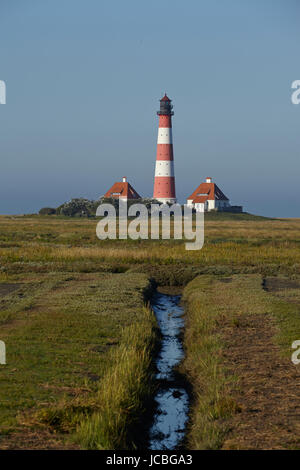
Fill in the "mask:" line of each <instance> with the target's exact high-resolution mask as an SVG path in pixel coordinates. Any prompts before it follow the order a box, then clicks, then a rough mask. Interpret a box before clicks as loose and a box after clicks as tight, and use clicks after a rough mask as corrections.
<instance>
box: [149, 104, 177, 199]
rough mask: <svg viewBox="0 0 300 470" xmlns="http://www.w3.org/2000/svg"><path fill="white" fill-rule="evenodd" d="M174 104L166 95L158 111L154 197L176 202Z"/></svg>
mask: <svg viewBox="0 0 300 470" xmlns="http://www.w3.org/2000/svg"><path fill="white" fill-rule="evenodd" d="M172 110H173V106H172V104H171V100H170V99H169V98H168V97H167V95H165V96H164V97H163V98H162V99H161V100H160V110H159V111H158V113H157V114H158V116H159V126H158V138H157V154H156V166H155V178H154V191H153V198H154V199H157V200H158V201H159V202H164V203H167V202H170V203H171V204H173V203H174V202H176V193H175V176H174V161H173V141H172V116H173V114H174V113H173V111H172Z"/></svg>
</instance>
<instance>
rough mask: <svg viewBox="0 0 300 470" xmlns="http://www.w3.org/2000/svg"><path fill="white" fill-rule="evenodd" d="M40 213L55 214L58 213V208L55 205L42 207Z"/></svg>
mask: <svg viewBox="0 0 300 470" xmlns="http://www.w3.org/2000/svg"><path fill="white" fill-rule="evenodd" d="M39 214H40V215H54V214H56V209H54V208H53V207H42V209H40V211H39Z"/></svg>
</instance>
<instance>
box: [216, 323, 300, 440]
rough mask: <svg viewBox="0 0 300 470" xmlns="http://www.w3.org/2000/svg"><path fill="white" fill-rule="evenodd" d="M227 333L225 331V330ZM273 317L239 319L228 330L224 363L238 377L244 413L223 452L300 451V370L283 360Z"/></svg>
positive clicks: (231, 423)
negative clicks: (297, 449) (243, 450)
mask: <svg viewBox="0 0 300 470" xmlns="http://www.w3.org/2000/svg"><path fill="white" fill-rule="evenodd" d="M222 331H223V333H224V330H222ZM275 333H276V328H275V326H274V322H273V320H272V317H271V316H270V315H261V314H257V315H254V314H253V315H247V316H240V317H239V318H238V319H237V321H236V326H234V327H233V326H232V325H231V326H229V325H227V326H226V327H225V341H226V345H227V347H226V348H225V351H224V359H225V361H226V362H225V364H226V366H228V369H229V372H230V374H234V375H235V376H237V377H238V378H239V383H238V389H237V390H236V391H235V393H234V394H233V398H234V399H235V400H236V402H237V404H238V405H239V409H240V412H239V413H238V414H236V415H234V417H232V418H230V419H229V420H228V425H229V428H230V429H231V431H230V433H229V434H228V438H227V439H226V441H225V442H224V445H223V449H289V448H290V449H295V448H300V366H295V365H294V364H293V363H292V362H291V361H290V360H289V359H284V358H282V357H280V353H279V348H278V347H277V346H276V345H274V343H273V337H274V335H275Z"/></svg>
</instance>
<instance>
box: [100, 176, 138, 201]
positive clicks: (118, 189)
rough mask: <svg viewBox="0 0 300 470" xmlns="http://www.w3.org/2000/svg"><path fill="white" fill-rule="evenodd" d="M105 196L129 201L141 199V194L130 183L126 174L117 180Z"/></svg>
mask: <svg viewBox="0 0 300 470" xmlns="http://www.w3.org/2000/svg"><path fill="white" fill-rule="evenodd" d="M104 197H107V198H111V197H112V198H114V199H121V200H122V201H127V200H128V199H141V196H140V195H139V194H138V193H137V192H136V190H135V189H134V188H133V187H132V186H131V184H130V183H128V181H127V178H126V176H123V180H122V181H117V182H116V183H114V184H113V185H112V187H111V188H110V189H109V190H108V191H107V192H106V193H105V194H104Z"/></svg>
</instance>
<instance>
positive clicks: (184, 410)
mask: <svg viewBox="0 0 300 470" xmlns="http://www.w3.org/2000/svg"><path fill="white" fill-rule="evenodd" d="M180 300H181V296H180V295H169V294H164V293H161V292H157V293H156V294H155V295H154V297H153V299H152V308H153V311H154V313H155V315H156V318H157V322H158V325H159V328H160V331H161V335H162V341H161V348H160V352H159V354H158V356H157V358H156V368H157V373H156V380H157V382H158V390H157V393H156V396H155V402H156V407H155V409H154V416H153V420H152V423H151V426H150V431H149V444H148V447H149V449H151V450H174V449H176V448H178V447H179V446H180V444H181V443H182V441H183V438H184V435H185V428H186V424H187V420H188V411H189V395H188V391H187V388H186V386H185V385H184V382H183V381H180V380H179V379H178V374H177V373H176V366H177V365H178V364H179V363H180V362H181V361H182V359H183V357H184V350H183V346H182V340H181V335H180V333H181V331H182V329H183V327H184V319H183V314H184V310H183V307H182V306H181V305H180Z"/></svg>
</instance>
